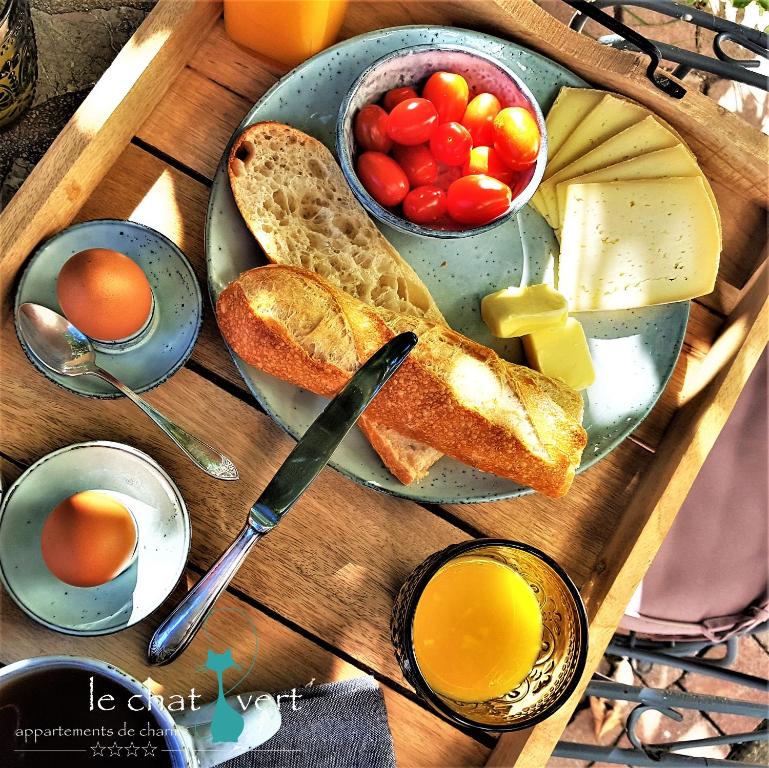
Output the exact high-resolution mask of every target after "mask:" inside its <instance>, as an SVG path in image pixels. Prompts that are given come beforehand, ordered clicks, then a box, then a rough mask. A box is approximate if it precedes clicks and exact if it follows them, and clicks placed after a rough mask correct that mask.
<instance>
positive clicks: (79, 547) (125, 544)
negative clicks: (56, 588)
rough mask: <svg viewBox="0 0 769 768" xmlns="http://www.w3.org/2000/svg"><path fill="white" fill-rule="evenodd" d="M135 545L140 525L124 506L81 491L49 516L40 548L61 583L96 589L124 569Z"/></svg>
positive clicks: (102, 495) (106, 496) (107, 497)
mask: <svg viewBox="0 0 769 768" xmlns="http://www.w3.org/2000/svg"><path fill="white" fill-rule="evenodd" d="M136 542H137V531H136V523H135V522H134V518H133V516H132V515H131V513H130V512H129V511H128V509H127V508H126V507H125V506H124V505H123V504H121V503H120V502H119V501H117V499H115V498H114V497H112V496H111V495H110V494H108V493H105V492H104V491H81V492H80V493H76V494H75V495H74V496H70V497H68V498H66V499H64V501H61V502H59V504H57V505H56V506H55V507H54V509H53V511H52V512H51V513H50V514H49V515H48V517H47V518H46V521H45V523H44V525H43V533H42V536H41V540H40V547H41V549H42V554H43V560H44V562H45V564H46V566H48V570H49V571H50V572H51V573H52V574H53V575H54V576H56V578H57V579H60V580H61V581H63V582H65V583H67V584H71V585H72V586H74V587H97V586H99V585H100V584H105V583H106V582H108V581H110V580H111V579H114V578H115V577H116V576H118V575H119V574H120V573H122V572H123V571H124V570H125V568H126V567H127V566H128V564H129V563H130V562H131V560H132V559H133V555H134V551H135V549H136Z"/></svg>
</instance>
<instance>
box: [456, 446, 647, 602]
mask: <svg viewBox="0 0 769 768" xmlns="http://www.w3.org/2000/svg"><path fill="white" fill-rule="evenodd" d="M652 457H653V455H652V454H651V453H650V452H649V451H647V450H645V449H643V448H641V447H640V446H639V445H637V444H636V443H634V442H632V441H631V440H625V441H624V442H623V443H622V444H621V445H620V446H619V447H618V448H616V449H615V450H614V451H613V452H612V453H611V454H609V456H607V457H606V458H605V459H604V460H603V461H601V462H600V463H599V464H597V465H596V466H594V467H592V468H590V469H588V470H586V471H585V472H583V473H582V474H581V475H579V476H578V477H577V478H576V479H575V481H574V484H573V485H572V487H571V489H570V490H569V493H568V494H567V495H566V496H565V497H564V498H562V499H547V498H545V497H544V496H541V495H539V494H531V495H529V496H524V497H522V498H520V499H515V500H513V501H502V502H496V501H492V502H487V503H486V504H451V505H447V506H446V509H447V510H449V511H450V512H451V514H452V515H455V516H456V517H458V518H459V519H461V520H463V521H464V522H465V523H467V524H469V525H471V526H473V528H475V529H477V530H478V531H481V532H483V534H485V535H487V536H498V537H501V538H507V539H513V540H516V541H523V542H525V543H527V544H531V545H533V546H535V547H539V548H540V549H542V550H544V551H545V552H547V553H548V554H549V555H552V556H553V557H554V558H555V559H556V560H557V561H558V562H559V563H561V564H562V565H564V567H566V570H567V571H568V573H569V575H570V576H571V577H572V579H574V581H575V583H576V584H577V586H578V587H580V588H582V587H583V586H584V585H586V584H587V582H588V580H589V579H590V577H591V575H592V574H593V573H595V571H596V569H597V568H600V564H601V563H602V562H603V559H604V549H605V546H606V542H607V541H608V539H609V537H610V532H611V531H612V530H614V528H616V526H617V525H618V524H619V521H620V520H621V518H622V515H623V514H624V508H625V506H626V505H627V503H628V501H629V500H630V499H631V498H632V496H633V494H634V492H635V489H636V487H637V485H638V481H639V479H640V477H641V476H642V475H643V474H644V473H645V472H646V471H647V469H648V467H649V466H650V464H651V461H652ZM567 563H568V565H566V564H567Z"/></svg>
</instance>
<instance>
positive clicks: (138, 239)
mask: <svg viewBox="0 0 769 768" xmlns="http://www.w3.org/2000/svg"><path fill="white" fill-rule="evenodd" d="M87 248H109V249H112V250H115V251H119V252H120V253H124V254H125V255H126V256H129V257H130V258H131V259H133V260H134V261H135V262H136V263H137V264H138V265H139V266H140V267H141V268H142V270H143V271H144V274H145V275H146V276H147V280H149V283H150V287H151V288H152V293H153V297H154V312H153V318H152V322H151V326H150V327H149V329H148V331H147V333H146V335H145V334H143V335H142V340H141V343H140V344H136V345H135V346H133V347H132V348H130V349H126V350H124V351H122V352H120V353H119V354H115V352H114V351H110V352H106V351H104V348H103V346H102V345H99V346H97V347H96V363H97V365H100V366H103V367H104V368H106V369H107V370H108V371H109V372H110V373H112V374H114V375H115V376H116V377H117V378H119V379H121V381H123V382H125V383H126V384H127V385H128V386H129V387H130V388H131V389H133V390H134V391H135V392H146V391H147V390H150V389H152V388H153V387H156V386H158V385H159V384H162V383H163V382H164V381H165V380H166V379H168V378H169V377H170V376H172V375H173V374H174V373H176V371H177V370H178V369H179V368H181V366H182V365H184V363H185V361H186V360H187V358H188V357H189V356H190V354H191V353H192V348H193V346H194V344H195V341H196V339H197V337H198V333H199V332H200V325H201V322H202V319H203V300H202V297H201V293H200V287H199V286H198V282H197V279H196V278H195V273H194V272H193V270H192V267H191V266H190V263H189V261H187V258H186V257H185V255H184V254H183V253H182V251H181V250H180V249H179V248H178V247H177V246H176V245H175V244H174V243H173V242H171V241H170V240H169V239H168V238H167V237H166V236H165V235H162V234H161V233H160V232H157V231H156V230H154V229H152V228H150V227H147V226H145V225H144V224H138V223H137V222H133V221H124V220H120V219H97V220H94V221H85V222H82V223H81V224H75V225H73V226H71V227H68V228H67V229H63V230H62V231H61V232H59V233H57V234H56V235H54V236H53V237H51V238H50V239H49V240H47V241H46V242H45V243H43V244H42V245H41V246H40V247H39V248H38V249H37V250H36V251H35V252H34V254H33V255H32V257H31V258H30V260H29V263H28V264H27V266H26V268H25V269H24V273H23V274H22V276H21V280H20V281H19V287H18V290H17V291H16V304H15V309H16V310H17V311H18V308H19V306H20V305H21V304H23V303H24V302H27V301H31V302H35V303H37V304H42V305H43V306H46V307H49V308H50V309H54V310H56V311H57V312H59V313H61V314H63V312H62V311H61V307H60V306H59V302H58V300H57V298H56V278H57V276H58V274H59V270H60V269H61V268H62V266H63V265H64V263H65V262H66V261H67V259H69V258H70V257H71V256H73V255H74V254H76V253H78V252H80V251H83V250H86V249H87ZM21 346H22V348H23V349H24V352H25V353H26V354H27V357H28V358H29V359H30V361H31V362H32V364H33V365H34V366H35V367H36V368H37V369H38V370H39V371H40V372H41V373H43V374H44V375H45V376H46V377H47V378H48V379H50V380H51V381H53V382H55V383H56V384H59V385H60V386H62V387H64V388H65V389H68V390H70V391H72V392H76V393H77V394H79V395H85V396H86V397H99V398H114V397H123V395H122V394H121V393H120V392H118V391H117V390H116V389H114V388H113V387H112V386H110V385H109V384H107V383H106V382H104V381H101V380H100V379H97V378H96V377H94V376H78V377H67V376H59V375H58V374H55V373H52V372H51V371H49V370H48V369H47V368H46V367H45V366H43V365H42V364H41V363H40V362H38V361H37V360H36V359H35V357H34V355H32V354H31V353H30V351H29V350H28V349H27V348H26V345H25V344H24V342H21Z"/></svg>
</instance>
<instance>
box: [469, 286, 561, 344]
mask: <svg viewBox="0 0 769 768" xmlns="http://www.w3.org/2000/svg"><path fill="white" fill-rule="evenodd" d="M567 315H568V308H567V306H566V299H564V297H563V296H562V295H561V294H560V293H558V291H556V290H555V289H554V288H551V287H550V286H549V285H545V284H540V285H527V286H526V287H524V288H503V289H502V290H501V291H495V292H494V293H490V294H489V295H488V296H484V297H483V299H482V300H481V317H483V321H484V322H485V323H486V325H488V326H489V330H490V331H491V333H492V335H494V336H497V337H499V338H502V339H508V338H510V337H511V336H524V335H525V334H527V333H534V331H538V330H541V329H543V328H551V327H553V326H559V325H563V324H564V323H565V322H566V317H567Z"/></svg>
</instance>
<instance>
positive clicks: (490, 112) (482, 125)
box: [461, 93, 502, 147]
mask: <svg viewBox="0 0 769 768" xmlns="http://www.w3.org/2000/svg"><path fill="white" fill-rule="evenodd" d="M500 109H502V105H501V104H500V103H499V99H498V98H497V97H496V96H494V94H492V93H479V94H478V95H477V96H476V97H475V98H474V99H473V100H472V101H471V102H470V103H469V104H468V105H467V109H466V110H465V114H464V115H463V117H462V120H461V122H462V125H464V126H465V128H467V130H468V131H470V135H471V136H472V137H473V146H474V147H478V146H489V145H490V144H492V143H493V141H494V132H493V130H492V125H493V123H494V118H495V117H496V116H497V113H498V112H499V110H500Z"/></svg>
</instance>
